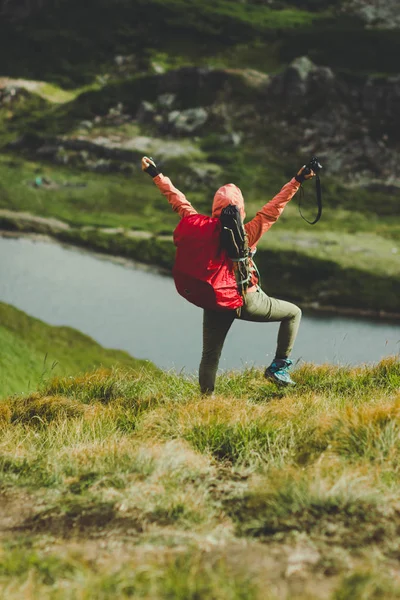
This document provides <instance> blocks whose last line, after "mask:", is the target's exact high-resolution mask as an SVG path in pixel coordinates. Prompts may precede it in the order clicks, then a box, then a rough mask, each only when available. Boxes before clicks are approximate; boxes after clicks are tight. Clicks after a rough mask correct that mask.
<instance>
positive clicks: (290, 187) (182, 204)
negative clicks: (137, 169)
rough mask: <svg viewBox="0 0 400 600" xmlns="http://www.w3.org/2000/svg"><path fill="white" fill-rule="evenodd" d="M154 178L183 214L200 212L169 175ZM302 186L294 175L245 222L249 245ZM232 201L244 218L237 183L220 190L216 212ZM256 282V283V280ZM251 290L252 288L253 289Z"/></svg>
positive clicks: (213, 208)
mask: <svg viewBox="0 0 400 600" xmlns="http://www.w3.org/2000/svg"><path fill="white" fill-rule="evenodd" d="M153 181H154V183H155V184H156V186H157V187H158V189H159V190H160V192H161V193H162V194H163V195H164V196H165V197H166V198H167V200H168V202H169V203H170V205H171V206H172V208H173V210H174V211H175V212H177V213H178V214H179V216H180V217H187V216H189V215H195V214H197V210H196V209H195V208H193V206H192V205H191V204H190V202H189V200H188V199H187V198H186V196H185V195H184V194H183V193H182V192H180V191H179V190H178V189H177V188H176V187H175V186H174V185H173V183H172V182H171V180H170V179H169V178H168V177H165V176H164V175H163V174H162V173H160V175H157V177H155V178H154V180H153ZM299 188H300V183H299V182H298V181H296V179H295V178H293V179H291V180H290V181H289V182H288V183H287V184H286V185H284V186H283V188H282V189H281V191H280V192H279V193H278V194H277V195H276V196H274V197H273V198H272V200H270V201H269V202H267V203H266V204H264V206H263V207H262V209H261V210H259V211H258V212H257V214H256V216H255V217H254V218H253V219H251V221H249V222H248V223H246V224H245V225H244V228H245V230H246V233H247V236H248V243H249V248H250V249H251V251H252V252H253V253H254V251H255V249H256V245H257V243H258V242H259V241H260V239H261V237H262V236H263V235H264V233H265V232H266V231H268V229H269V228H270V227H271V226H272V225H273V224H274V223H275V222H276V221H277V220H278V219H279V217H280V216H281V214H282V212H283V209H284V208H285V206H286V204H287V203H288V202H289V201H290V200H291V199H292V198H293V196H294V195H295V193H296V192H297V191H298V189H299ZM229 204H235V205H236V206H237V207H238V208H239V210H240V213H241V215H242V218H243V219H244V218H245V216H246V213H245V210H244V200H243V195H242V192H241V191H240V189H239V188H238V187H237V186H236V185H234V184H233V183H228V184H227V185H224V186H222V187H221V188H219V190H218V191H217V192H216V194H215V196H214V201H213V205H212V216H213V217H219V215H220V214H221V211H222V209H223V208H225V206H228V205H229ZM253 283H256V280H254V281H253ZM248 291H251V289H250V290H248Z"/></svg>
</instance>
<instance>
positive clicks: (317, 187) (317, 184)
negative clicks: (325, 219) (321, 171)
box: [299, 173, 322, 225]
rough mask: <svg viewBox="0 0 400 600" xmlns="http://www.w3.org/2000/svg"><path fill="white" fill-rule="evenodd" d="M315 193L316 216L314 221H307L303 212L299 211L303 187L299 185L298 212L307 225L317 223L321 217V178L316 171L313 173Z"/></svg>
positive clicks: (302, 197)
mask: <svg viewBox="0 0 400 600" xmlns="http://www.w3.org/2000/svg"><path fill="white" fill-rule="evenodd" d="M315 193H316V196H317V209H318V212H317V216H316V217H315V219H314V221H309V220H308V219H306V218H305V216H304V215H303V213H302V212H301V204H302V200H303V199H304V189H303V186H301V188H300V201H299V213H300V216H301V218H302V219H304V221H306V222H307V223H308V224H309V225H315V223H318V221H319V220H320V218H321V215H322V189H321V180H320V178H319V175H318V173H317V174H316V175H315Z"/></svg>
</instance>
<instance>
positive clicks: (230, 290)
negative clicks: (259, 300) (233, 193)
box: [172, 214, 243, 310]
mask: <svg viewBox="0 0 400 600" xmlns="http://www.w3.org/2000/svg"><path fill="white" fill-rule="evenodd" d="M174 244H175V246H176V258H175V265H174V268H173V271H172V273H173V276H174V281H175V286H176V289H177V291H178V293H179V294H180V295H181V296H183V297H184V298H186V300H189V302H191V303H192V304H195V305H196V306H199V307H200V308H205V309H209V310H235V309H236V308H239V307H240V306H242V305H243V298H242V296H241V295H240V293H239V291H238V285H237V282H236V277H235V272H234V263H233V261H232V260H231V259H230V258H229V256H228V253H227V250H225V249H224V248H222V247H221V221H220V219H219V218H212V217H206V216H204V215H199V214H196V215H190V216H189V217H183V219H181V221H180V222H179V224H178V226H177V227H176V229H175V231H174Z"/></svg>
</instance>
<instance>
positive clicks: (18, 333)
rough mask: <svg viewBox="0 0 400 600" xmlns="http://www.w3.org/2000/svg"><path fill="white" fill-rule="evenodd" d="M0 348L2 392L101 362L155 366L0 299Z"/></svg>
mask: <svg viewBox="0 0 400 600" xmlns="http://www.w3.org/2000/svg"><path fill="white" fill-rule="evenodd" d="M0 348H1V350H0V396H5V395H7V394H12V393H16V392H18V393H21V392H24V391H28V390H30V389H34V388H36V386H37V385H38V383H39V382H40V381H42V380H45V379H48V378H49V377H52V376H54V375H55V374H60V375H74V374H76V373H79V372H84V371H87V370H88V369H91V368H95V367H99V366H100V365H102V366H104V367H105V368H106V367H111V366H113V365H115V364H119V365H121V366H124V367H132V368H141V367H143V368H144V367H145V365H149V368H150V369H151V368H153V369H155V368H154V367H152V366H151V363H148V362H147V361H141V360H137V359H134V358H132V357H131V356H129V354H127V353H126V352H122V351H118V350H106V349H105V348H102V346H100V345H99V344H97V343H96V342H95V341H94V340H92V339H91V338H89V337H88V336H85V335H83V334H82V333H80V332H78V331H76V330H74V329H71V328H69V327H52V326H50V325H46V324H45V323H43V322H42V321H39V320H38V319H34V318H32V317H30V316H28V315H27V314H25V313H23V312H22V311H19V310H17V309H16V308H14V307H12V306H9V305H7V304H4V303H0ZM146 368H147V367H146ZM64 408H65V414H68V408H67V407H64Z"/></svg>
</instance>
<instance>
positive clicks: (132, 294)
mask: <svg viewBox="0 0 400 600" xmlns="http://www.w3.org/2000/svg"><path fill="white" fill-rule="evenodd" d="M0 257H1V260H0V301H2V302H6V303H8V304H12V305H14V306H16V307H17V308H19V309H21V310H23V311H25V312H26V313H28V314H29V315H32V316H34V317H37V318H39V319H42V320H43V321H45V322H46V323H50V324H51V325H68V326H70V327H74V328H75V329H79V330H80V331H82V332H83V333H86V334H87V335H89V336H91V337H92V338H93V339H95V340H96V341H98V342H99V343H100V344H102V345H103V346H105V347H108V348H117V349H120V350H126V351H127V352H129V353H130V354H131V355H132V356H135V357H137V358H147V359H149V360H151V361H153V362H154V363H155V364H156V365H158V366H159V367H162V368H165V369H175V370H177V371H181V370H182V371H184V372H186V373H193V372H195V371H196V370H197V369H198V364H199V361H200V355H201V339H202V326H201V323H202V311H201V310H200V309H199V308H197V307H195V306H192V305H191V304H189V303H188V302H187V301H185V300H184V299H183V298H181V297H180V296H179V295H178V294H177V292H176V291H175V286H174V283H173V280H172V279H171V278H170V277H167V276H165V275H161V274H159V273H157V272H155V271H154V270H149V269H147V268H144V267H142V266H140V265H137V264H133V263H125V262H124V263H122V261H117V260H113V259H111V258H106V257H103V256H101V255H98V254H93V253H90V252H84V251H81V250H77V249H74V248H71V247H65V246H61V245H58V244H56V243H53V242H51V241H48V240H44V239H38V240H34V239H30V238H7V237H0ZM277 331H278V324H276V323H246V322H239V321H237V322H235V323H234V324H233V326H232V328H231V330H230V332H229V334H228V336H227V339H226V342H225V346H224V351H223V354H222V358H221V363H220V367H221V368H222V369H241V368H243V367H244V366H257V367H258V366H264V365H266V364H268V363H269V362H270V361H271V359H272V358H273V357H274V350H275V344H276V335H277ZM399 351H400V324H399V323H398V322H393V323H388V322H383V321H379V320H369V319H364V318H350V317H342V316H336V315H334V316H329V315H326V314H324V315H322V314H309V313H306V314H305V315H303V319H302V323H301V326H300V332H299V335H298V338H297V341H296V344H295V348H294V351H293V354H292V358H293V359H294V361H297V360H302V361H311V362H314V363H317V364H321V363H325V362H329V363H333V364H342V365H358V364H362V363H371V362H377V361H379V360H380V359H381V358H383V357H385V356H388V355H394V354H398V353H399Z"/></svg>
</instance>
